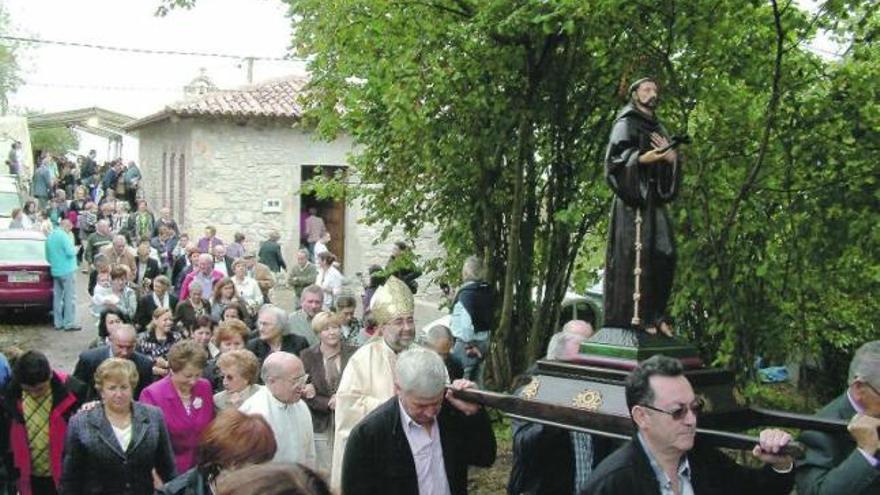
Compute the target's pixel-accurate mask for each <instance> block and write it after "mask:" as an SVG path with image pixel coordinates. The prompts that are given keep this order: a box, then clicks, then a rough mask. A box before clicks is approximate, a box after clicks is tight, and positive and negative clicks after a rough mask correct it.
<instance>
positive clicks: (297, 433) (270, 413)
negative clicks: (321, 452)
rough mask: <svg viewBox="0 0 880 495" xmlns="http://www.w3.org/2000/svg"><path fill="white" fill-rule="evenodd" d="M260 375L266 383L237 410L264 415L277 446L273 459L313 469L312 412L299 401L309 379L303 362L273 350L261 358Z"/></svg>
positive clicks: (313, 439)
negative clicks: (263, 358) (264, 358)
mask: <svg viewBox="0 0 880 495" xmlns="http://www.w3.org/2000/svg"><path fill="white" fill-rule="evenodd" d="M260 374H261V376H262V378H263V382H264V383H265V384H266V386H265V387H262V388H261V389H260V390H259V391H258V392H257V393H255V394H254V395H252V396H250V398H248V399H247V400H246V401H244V404H242V405H241V407H240V408H239V410H240V411H241V412H244V413H248V414H259V415H260V416H263V418H265V419H266V422H268V423H269V426H271V427H272V433H274V434H275V443H276V444H277V445H278V450H276V451H275V457H273V458H272V461H273V462H286V463H297V462H299V463H302V464H305V465H306V466H308V467H310V468H313V469H314V468H316V467H317V464H316V462H315V436H314V432H313V431H312V414H311V413H310V412H309V408H308V407H307V406H306V404H305V402H303V401H302V400H301V399H302V395H303V392H304V390H305V389H306V387H307V385H306V382H307V381H308V379H309V375H307V374H306V372H305V369H304V368H303V364H302V361H300V360H299V358H298V357H296V356H295V355H293V354H290V353H288V352H283V351H278V352H273V353H272V354H269V356H268V357H267V358H266V360H265V361H263V369H262V370H261V372H260Z"/></svg>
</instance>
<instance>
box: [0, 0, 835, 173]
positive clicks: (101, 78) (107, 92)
mask: <svg viewBox="0 0 880 495" xmlns="http://www.w3.org/2000/svg"><path fill="white" fill-rule="evenodd" d="M0 3H2V5H3V7H4V8H5V10H6V11H7V13H8V14H9V18H10V21H11V22H10V26H9V29H8V30H7V32H6V33H4V34H6V35H8V36H18V37H25V38H38V39H43V40H51V41H62V42H76V43H89V44H98V45H108V46H115V47H122V48H137V49H148V50H174V51H186V52H210V53H224V54H232V55H240V56H243V57H244V56H257V57H271V58H279V57H284V56H286V55H288V54H289V50H288V45H289V43H290V40H291V36H292V33H291V31H292V30H291V25H290V22H289V20H288V19H287V17H285V12H286V6H285V5H284V4H283V3H282V2H281V1H280V0H198V1H197V6H196V7H195V8H194V9H192V10H182V9H181V10H174V11H172V12H171V13H170V14H169V15H167V16H166V17H156V16H154V12H155V10H156V7H157V6H158V5H159V3H160V2H159V0H76V1H71V0H0ZM798 3H799V4H801V5H802V6H804V7H806V8H808V9H811V10H812V9H814V8H815V0H799V2H798ZM817 45H819V46H820V47H825V48H826V49H827V48H828V44H827V42H825V41H820V42H819V43H817ZM18 57H19V61H20V65H21V68H22V78H23V79H24V84H23V85H22V86H21V87H20V88H19V90H18V91H17V92H16V93H14V94H12V95H11V96H10V105H11V107H12V109H13V110H15V109H29V110H36V111H43V112H57V111H64V110H74V109H78V108H85V107H92V106H99V107H103V108H105V109H108V110H112V111H115V112H120V113H124V114H128V115H131V116H132V117H143V116H145V115H149V114H151V113H154V112H156V111H158V110H160V109H161V108H162V107H164V106H165V105H166V104H169V103H172V102H174V101H177V100H180V99H181V98H182V96H183V86H185V85H186V84H187V83H189V82H190V81H191V80H192V79H193V78H194V77H196V76H197V75H198V74H199V69H200V68H205V69H206V71H207V75H208V76H209V77H210V78H211V79H213V81H214V82H215V83H216V84H217V86H219V87H220V88H235V87H239V86H242V85H244V84H246V83H247V78H246V76H247V71H246V64H244V63H243V62H242V61H241V60H238V59H229V58H217V57H195V56H175V55H153V54H142V53H131V52H118V51H108V50H100V49H92V48H80V47H66V46H56V45H49V44H30V43H23V44H21V47H20V49H19V51H18ZM304 69H305V68H304V64H302V63H300V62H293V61H256V63H255V65H254V81H255V82H259V81H261V80H265V79H269V78H273V77H280V76H284V75H289V74H304V72H305V70H304ZM125 146H126V148H127V149H126V150H124V151H125V152H124V157H125V158H126V159H129V158H136V145H132V146H130V145H128V144H126V145H125ZM92 147H94V148H96V149H98V151H99V154H100V155H101V156H102V157H103V154H104V152H103V151H102V147H103V149H104V150H106V142H105V141H102V140H101V139H98V138H95V137H91V136H83V142H82V143H81V147H80V148H81V150H87V149H89V148H92ZM133 148H134V149H133Z"/></svg>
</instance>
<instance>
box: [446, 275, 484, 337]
mask: <svg viewBox="0 0 880 495" xmlns="http://www.w3.org/2000/svg"><path fill="white" fill-rule="evenodd" d="M456 303H461V305H462V306H463V307H464V309H465V310H466V311H467V312H468V314H469V315H470V316H471V321H472V322H473V324H474V332H484V331H491V330H492V329H494V328H495V321H494V315H495V296H494V293H493V292H492V287H490V286H489V284H487V283H486V282H468V283H466V284H464V285H462V286H461V288H459V289H458V292H456V294H455V301H453V303H452V306H453V307H455V304H456Z"/></svg>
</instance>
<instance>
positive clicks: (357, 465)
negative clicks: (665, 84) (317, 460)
mask: <svg viewBox="0 0 880 495" xmlns="http://www.w3.org/2000/svg"><path fill="white" fill-rule="evenodd" d="M437 425H438V427H439V429H440V443H441V445H442V446H443V463H444V465H445V467H446V479H447V480H448V481H449V492H450V493H451V494H452V495H466V494H467V492H468V487H467V472H468V466H482V467H488V466H491V465H492V463H493V462H495V434H494V432H493V431H492V425H491V424H490V423H489V416H487V415H486V411H485V410H482V409H481V410H480V411H479V412H478V413H477V414H474V415H473V416H465V415H463V414H461V413H460V412H459V411H458V410H457V409H455V408H454V407H453V406H452V405H451V404H449V403H448V402H444V404H443V407H442V408H441V409H440V414H438V415H437ZM418 483H419V482H418V477H417V475H416V468H415V462H414V461H413V456H412V451H411V450H410V447H409V442H408V440H407V439H406V434H405V433H404V431H403V424H402V423H401V419H400V403H399V401H398V399H397V397H392V398H391V399H389V400H388V401H387V402H385V403H384V404H382V405H381V406H379V407H378V408H376V409H375V410H374V411H373V412H371V413H370V414H369V415H367V417H366V418H364V419H363V420H362V421H361V422H360V423H359V424H358V425H357V426H356V427H355V428H354V430H352V432H351V436H350V437H349V438H348V444H347V446H346V448H345V456H344V458H343V461H342V493H345V495H375V494H377V493H381V494H382V495H416V494H418V493H419V484H418Z"/></svg>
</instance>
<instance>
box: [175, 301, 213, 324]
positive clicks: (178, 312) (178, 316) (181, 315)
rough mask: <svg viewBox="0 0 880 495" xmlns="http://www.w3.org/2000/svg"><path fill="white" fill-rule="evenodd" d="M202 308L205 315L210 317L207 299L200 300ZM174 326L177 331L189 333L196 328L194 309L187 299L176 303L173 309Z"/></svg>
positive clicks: (209, 305)
mask: <svg viewBox="0 0 880 495" xmlns="http://www.w3.org/2000/svg"><path fill="white" fill-rule="evenodd" d="M202 307H204V308H205V314H206V315H208V316H211V303H209V302H208V300H207V299H202ZM174 326H176V327H177V328H178V329H179V330H181V331H183V330H186V331H187V332H189V331H191V330H192V329H193V328H195V326H196V309H195V308H193V305H192V303H191V302H189V299H185V300H183V301H180V302H179V303H177V308H175V309H174Z"/></svg>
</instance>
